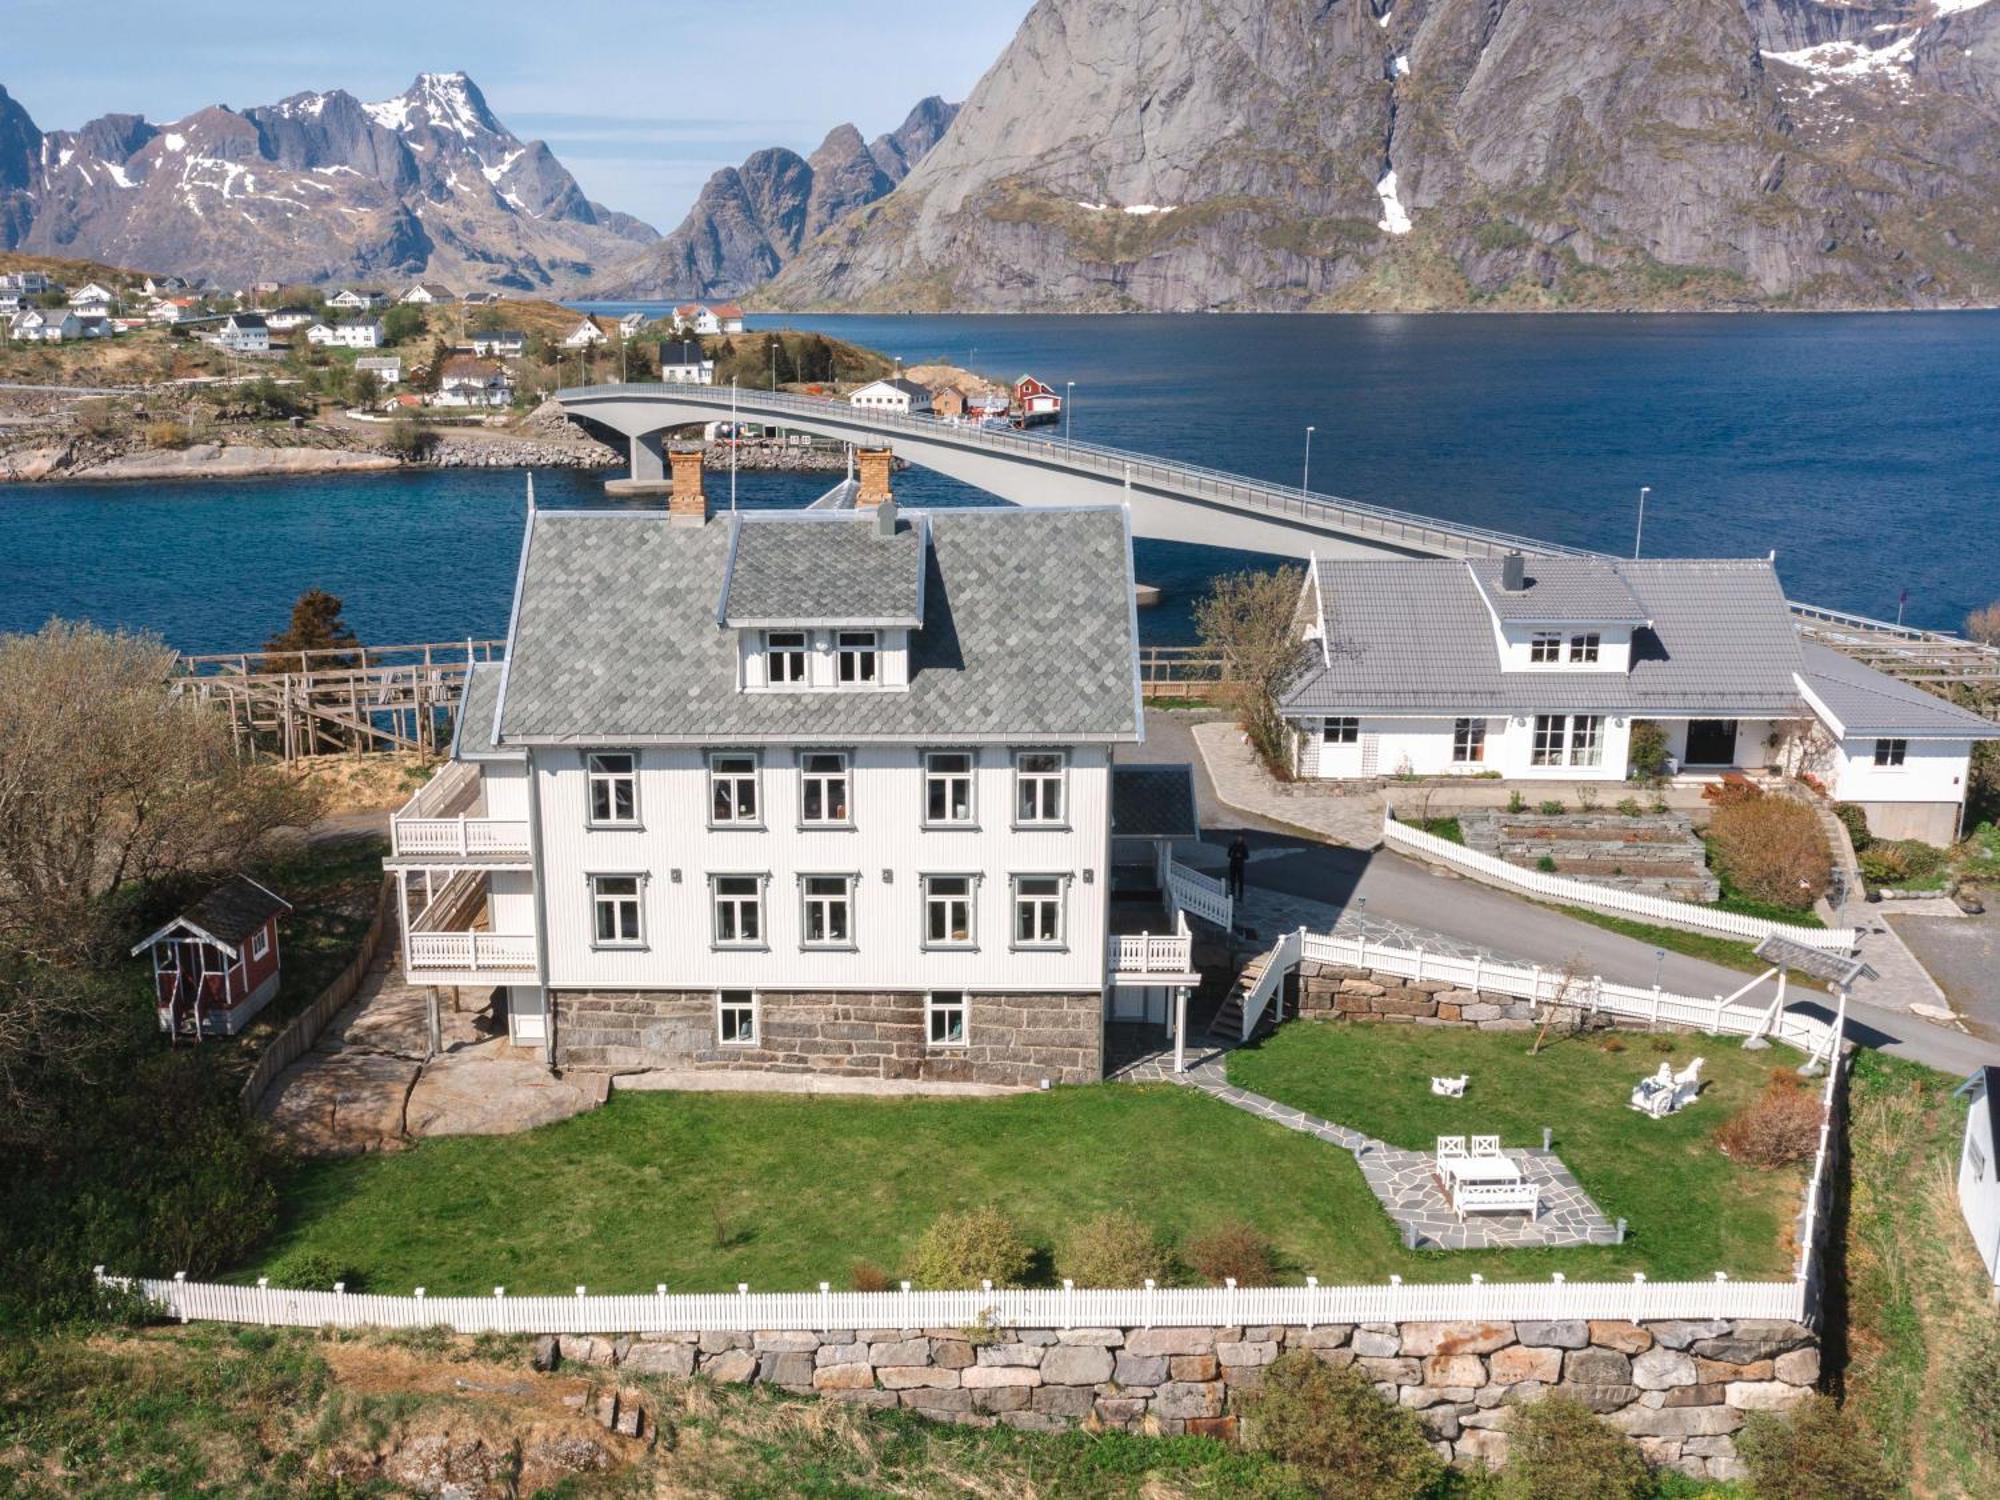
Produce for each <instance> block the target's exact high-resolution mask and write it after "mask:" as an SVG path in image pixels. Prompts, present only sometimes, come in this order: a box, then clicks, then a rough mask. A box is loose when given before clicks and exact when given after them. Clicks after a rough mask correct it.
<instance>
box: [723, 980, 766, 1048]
mask: <svg viewBox="0 0 2000 1500" xmlns="http://www.w3.org/2000/svg"><path fill="white" fill-rule="evenodd" d="M740 995H747V996H749V997H750V998H749V1001H748V1003H747V1004H746V1003H745V1002H744V1001H742V1000H740V999H731V998H730V997H731V996H740ZM746 1011H747V1012H748V1013H749V1017H750V1032H749V1034H748V1035H747V1036H746V1035H745V1034H744V1032H743V1026H742V1022H741V1020H740V1019H739V1020H738V1021H737V1025H736V1035H735V1036H729V1035H727V1034H726V1033H727V1031H728V1021H727V1018H728V1016H729V1015H731V1014H732V1013H734V1014H736V1015H738V1016H739V1017H740V1016H741V1014H742V1013H744V1012H746ZM715 1044H716V1046H718V1047H761V1046H762V1045H763V1044H764V997H763V996H762V995H760V994H758V993H757V991H755V990H717V991H716V992H715Z"/></svg>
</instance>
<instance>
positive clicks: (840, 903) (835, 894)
mask: <svg viewBox="0 0 2000 1500" xmlns="http://www.w3.org/2000/svg"><path fill="white" fill-rule="evenodd" d="M803 884H804V900H805V925H804V926H803V927H802V928H801V929H800V931H801V933H802V941H803V943H804V946H806V947H808V948H851V947H853V946H854V877H853V876H852V875H808V876H806V877H805V880H804V882H803Z"/></svg>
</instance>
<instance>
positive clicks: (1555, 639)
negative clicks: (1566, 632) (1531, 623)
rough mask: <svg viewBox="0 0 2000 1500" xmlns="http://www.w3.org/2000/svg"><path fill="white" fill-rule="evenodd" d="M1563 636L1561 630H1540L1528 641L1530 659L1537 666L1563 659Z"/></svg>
mask: <svg viewBox="0 0 2000 1500" xmlns="http://www.w3.org/2000/svg"><path fill="white" fill-rule="evenodd" d="M1562 654H1563V638H1562V632H1561V631H1560V630H1538V631H1536V632H1535V634H1534V636H1533V637H1532V638H1531V639H1530V640H1529V642H1528V660H1529V661H1531V662H1533V663H1534V664H1535V665H1536V666H1547V665H1548V664H1549V663H1551V662H1559V661H1561V660H1562Z"/></svg>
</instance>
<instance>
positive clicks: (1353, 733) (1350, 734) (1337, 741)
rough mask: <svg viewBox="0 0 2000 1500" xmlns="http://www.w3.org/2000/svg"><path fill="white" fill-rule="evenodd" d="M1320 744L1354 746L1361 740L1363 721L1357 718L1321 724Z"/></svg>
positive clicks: (1328, 721)
mask: <svg viewBox="0 0 2000 1500" xmlns="http://www.w3.org/2000/svg"><path fill="white" fill-rule="evenodd" d="M1319 738H1320V743H1321V744H1324V745H1352V744H1355V743H1356V742H1357V741H1359V740H1360V738H1361V721H1360V720H1359V719H1356V718H1352V717H1349V718H1340V719H1327V720H1324V721H1323V722H1322V723H1321V724H1320V730H1319Z"/></svg>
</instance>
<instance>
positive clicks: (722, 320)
mask: <svg viewBox="0 0 2000 1500" xmlns="http://www.w3.org/2000/svg"><path fill="white" fill-rule="evenodd" d="M674 323H675V324H676V326H678V327H679V328H680V329H681V330H682V332H684V333H693V334H700V335H703V336H709V335H713V334H718V333H741V332H742V331H743V309H742V308H740V307H738V306H737V305H736V304H735V303H734V302H716V303H708V302H683V303H682V304H681V305H680V306H679V307H676V308H675V309H674Z"/></svg>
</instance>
